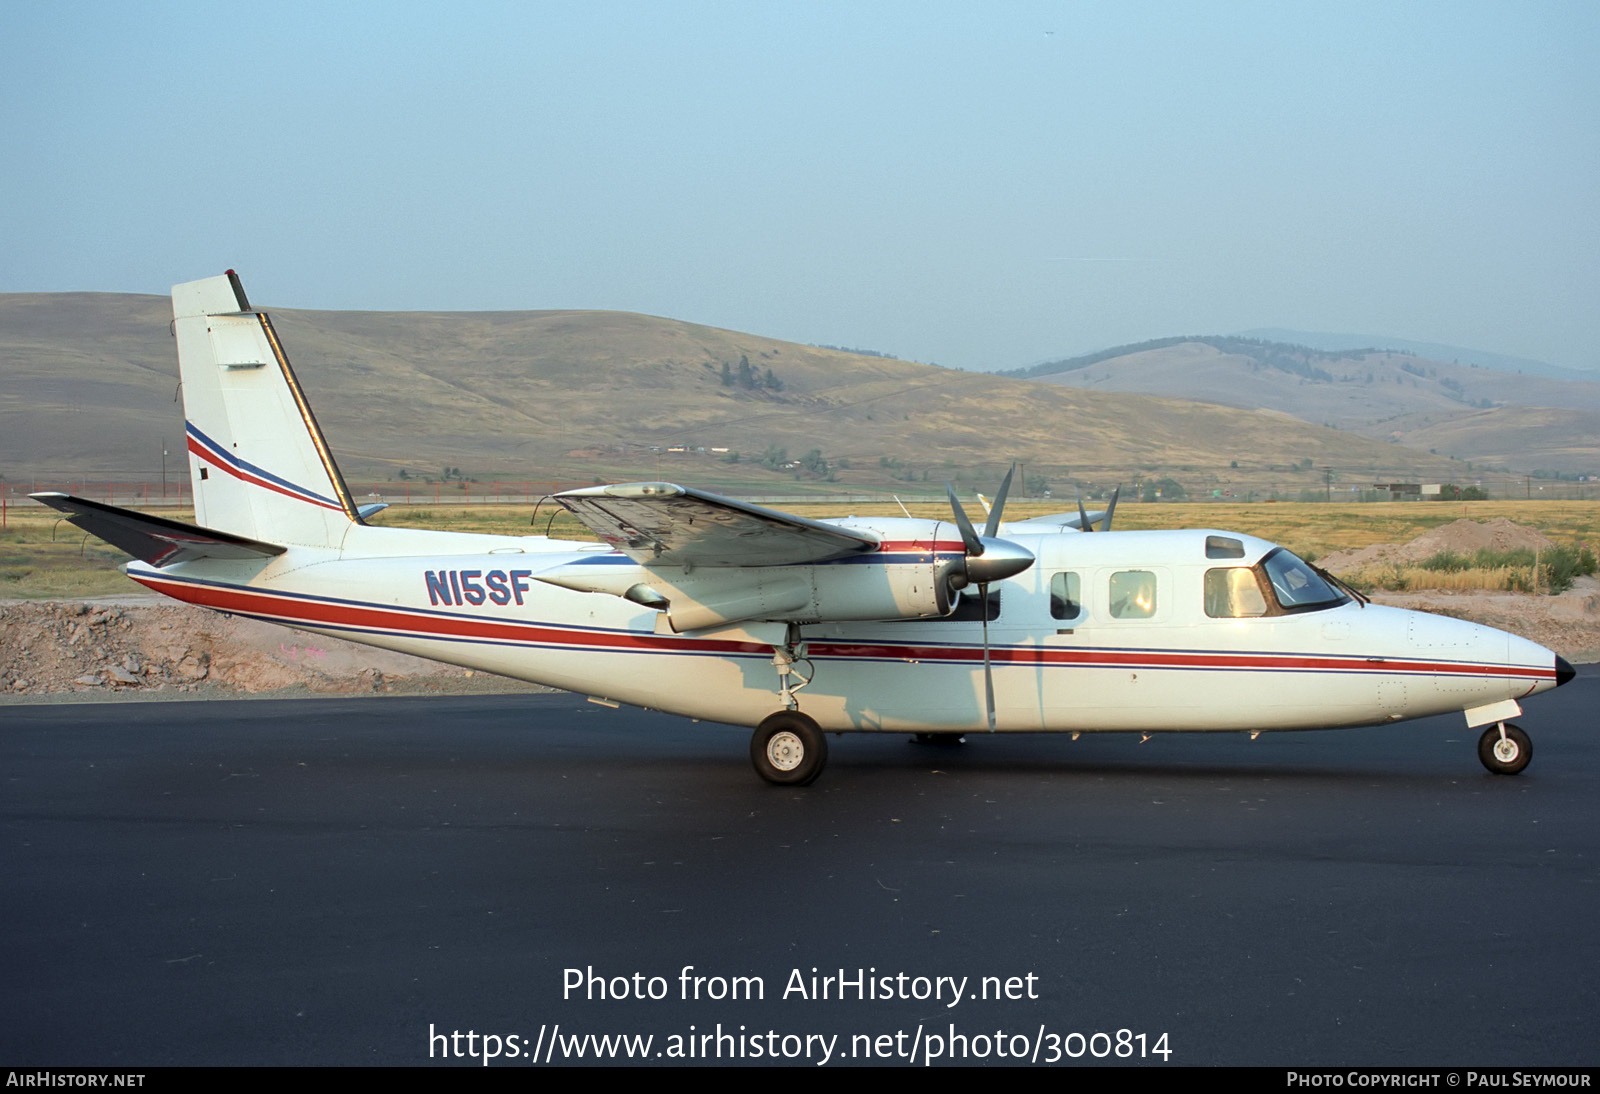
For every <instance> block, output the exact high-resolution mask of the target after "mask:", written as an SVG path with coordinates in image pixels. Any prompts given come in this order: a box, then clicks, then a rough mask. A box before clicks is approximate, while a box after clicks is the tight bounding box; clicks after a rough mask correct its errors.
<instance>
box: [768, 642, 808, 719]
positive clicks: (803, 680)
mask: <svg viewBox="0 0 1600 1094" xmlns="http://www.w3.org/2000/svg"><path fill="white" fill-rule="evenodd" d="M799 661H805V662H806V664H807V665H808V666H809V665H810V664H811V662H810V661H806V645H805V643H804V642H802V641H800V628H799V627H798V626H796V625H795V624H793V623H790V624H789V628H788V630H787V631H786V632H785V634H784V643H783V645H781V646H773V647H772V667H773V668H775V669H777V670H778V698H779V699H780V700H781V701H782V702H783V709H784V710H799V709H800V703H799V702H798V701H797V700H796V699H795V697H794V693H795V692H797V691H799V690H800V689H801V688H803V687H805V686H806V685H807V684H809V683H811V677H810V676H807V675H806V674H804V673H802V672H800V671H798V670H797V669H796V668H795V667H794V666H795V664H796V662H799ZM812 671H813V672H815V671H816V670H815V669H814V668H813V669H812ZM792 679H798V680H799V681H800V682H799V683H798V684H796V683H792V682H791V680H792Z"/></svg>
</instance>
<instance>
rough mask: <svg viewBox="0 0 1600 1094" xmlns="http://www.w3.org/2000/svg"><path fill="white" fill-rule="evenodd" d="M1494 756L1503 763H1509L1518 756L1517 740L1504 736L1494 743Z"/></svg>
mask: <svg viewBox="0 0 1600 1094" xmlns="http://www.w3.org/2000/svg"><path fill="white" fill-rule="evenodd" d="M1494 758H1495V759H1497V760H1499V761H1500V762H1501V763H1503V764H1508V763H1511V762H1512V761H1514V760H1515V759H1516V758H1517V742H1515V741H1513V740H1512V739H1511V738H1510V737H1502V738H1500V739H1499V740H1498V741H1496V742H1495V743H1494Z"/></svg>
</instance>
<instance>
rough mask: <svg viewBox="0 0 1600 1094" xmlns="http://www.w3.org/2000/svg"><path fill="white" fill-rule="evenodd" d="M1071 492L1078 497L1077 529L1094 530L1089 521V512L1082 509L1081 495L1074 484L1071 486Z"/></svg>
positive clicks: (1081, 530)
mask: <svg viewBox="0 0 1600 1094" xmlns="http://www.w3.org/2000/svg"><path fill="white" fill-rule="evenodd" d="M1072 493H1073V494H1074V495H1075V496H1076V497H1077V499H1078V531H1080V532H1092V531H1094V525H1092V524H1090V523H1089V514H1088V513H1086V512H1084V511H1083V495H1082V494H1079V493H1078V488H1077V487H1076V486H1074V487H1073V488H1072Z"/></svg>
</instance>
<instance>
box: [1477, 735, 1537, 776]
mask: <svg viewBox="0 0 1600 1094" xmlns="http://www.w3.org/2000/svg"><path fill="white" fill-rule="evenodd" d="M1478 759H1479V760H1481V761H1483V766H1484V767H1487V768H1488V769H1489V770H1490V771H1492V772H1494V773H1495V774H1496V775H1515V774H1517V773H1518V772H1519V771H1521V770H1522V769H1523V768H1525V767H1527V766H1528V761H1529V760H1531V759H1533V742H1532V741H1530V740H1528V735H1527V734H1526V733H1524V732H1522V730H1521V729H1520V728H1519V727H1517V726H1514V725H1512V724H1511V723H1510V722H1498V723H1496V724H1495V725H1492V726H1490V727H1489V728H1488V729H1486V730H1484V731H1483V736H1482V737H1479V738H1478Z"/></svg>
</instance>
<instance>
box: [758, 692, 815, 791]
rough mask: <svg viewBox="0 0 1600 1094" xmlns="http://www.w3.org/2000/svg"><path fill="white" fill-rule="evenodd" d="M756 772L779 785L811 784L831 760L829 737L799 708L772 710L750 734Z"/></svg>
mask: <svg viewBox="0 0 1600 1094" xmlns="http://www.w3.org/2000/svg"><path fill="white" fill-rule="evenodd" d="M750 762H751V763H753V764H755V766H756V774H757V775H760V776H761V777H762V778H763V779H766V780H767V781H768V782H769V783H773V784H774V785H777V786H809V785H810V784H811V783H813V782H815V781H816V778H817V776H818V775H820V774H822V768H823V766H824V765H826V764H827V762H828V738H827V737H825V736H823V733H822V730H821V729H819V728H818V726H817V723H816V722H813V721H812V720H811V719H810V718H808V717H806V716H805V715H804V714H801V713H800V712H799V711H798V710H780V711H778V712H777V713H776V714H769V715H767V717H766V718H765V719H763V720H762V722H761V724H760V725H758V726H757V727H756V731H755V733H754V734H752V735H751V737H750Z"/></svg>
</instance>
